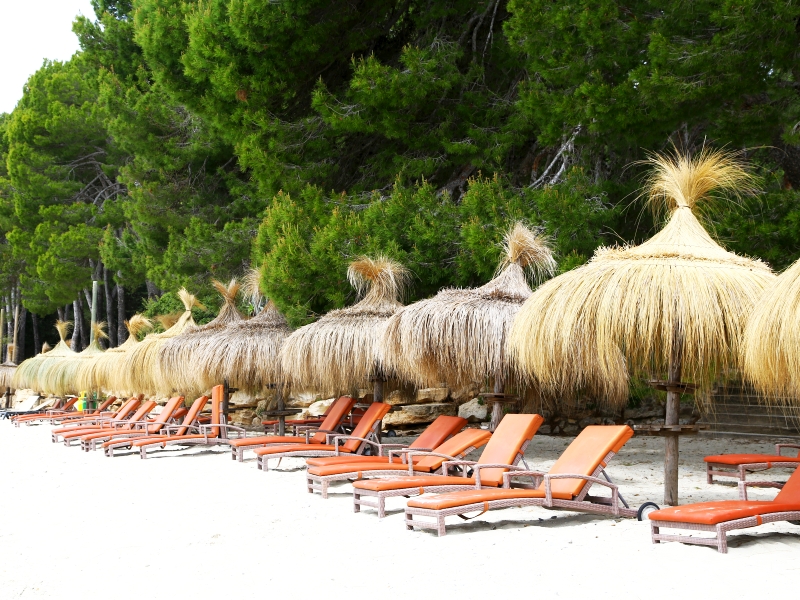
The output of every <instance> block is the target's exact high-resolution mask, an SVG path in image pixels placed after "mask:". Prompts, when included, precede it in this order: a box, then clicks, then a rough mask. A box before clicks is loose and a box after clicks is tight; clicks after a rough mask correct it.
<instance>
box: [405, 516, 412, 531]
mask: <svg viewBox="0 0 800 600" xmlns="http://www.w3.org/2000/svg"><path fill="white" fill-rule="evenodd" d="M413 521H414V515H412V514H411V513H409V512H406V529H407V530H408V531H414V523H413Z"/></svg>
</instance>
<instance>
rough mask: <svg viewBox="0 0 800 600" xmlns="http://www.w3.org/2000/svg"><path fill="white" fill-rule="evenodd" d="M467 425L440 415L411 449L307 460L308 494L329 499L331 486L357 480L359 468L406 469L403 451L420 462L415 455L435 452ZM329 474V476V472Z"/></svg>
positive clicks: (379, 447)
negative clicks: (367, 466)
mask: <svg viewBox="0 0 800 600" xmlns="http://www.w3.org/2000/svg"><path fill="white" fill-rule="evenodd" d="M466 424H467V420H466V419H463V418H461V417H450V416H446V415H441V416H439V417H436V420H435V421H434V422H433V423H431V424H430V425H428V427H426V428H425V431H423V432H422V433H421V434H420V435H419V437H418V438H417V439H416V440H414V442H413V443H412V444H410V445H406V444H383V443H376V442H369V443H370V446H372V449H373V451H374V452H376V455H370V456H364V455H362V454H359V455H355V456H353V455H352V454H347V455H345V456H327V457H320V458H309V459H307V460H306V465H308V467H309V471H308V473H307V475H306V484H307V487H308V491H309V493H313V492H314V490H318V491H319V492H321V493H322V497H323V498H327V497H328V485H329V484H330V483H331V482H333V481H344V480H348V479H356V478H357V477H356V476H355V475H353V472H354V471H359V468H360V465H365V464H368V465H371V466H375V465H376V464H380V465H387V464H389V463H395V464H400V465H404V464H406V461H405V456H406V453H403V452H400V451H401V450H408V451H409V453H414V454H413V457H414V459H415V460H416V461H417V462H418V461H419V460H420V459H421V456H419V455H417V454H415V453H417V452H431V451H433V449H434V448H436V447H438V446H440V445H441V444H443V443H444V442H445V441H447V440H448V439H450V438H451V437H452V436H453V435H455V434H456V433H458V432H459V431H461V430H462V429H463V428H464V427H465V426H466ZM384 452H385V453H386V454H384ZM400 455H403V459H402V460H401V459H400V458H399V456H400ZM312 469H322V471H320V472H316V471H315V472H312ZM328 470H330V472H327V471H328Z"/></svg>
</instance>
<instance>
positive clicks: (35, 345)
mask: <svg viewBox="0 0 800 600" xmlns="http://www.w3.org/2000/svg"><path fill="white" fill-rule="evenodd" d="M31 325H33V355H34V356H36V355H37V354H39V353H40V352H41V351H42V345H41V344H40V343H39V342H41V339H39V316H38V315H37V314H36V313H31Z"/></svg>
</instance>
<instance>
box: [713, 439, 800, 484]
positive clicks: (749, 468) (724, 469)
mask: <svg viewBox="0 0 800 600" xmlns="http://www.w3.org/2000/svg"><path fill="white" fill-rule="evenodd" d="M782 448H794V449H796V450H800V444H775V455H776V456H780V455H781V449H782ZM787 458H793V457H787ZM798 466H800V457H798V460H797V461H796V462H784V461H776V462H770V461H764V462H757V463H743V464H739V465H729V464H725V463H713V462H709V463H706V481H707V482H708V483H719V482H717V481H714V476H717V477H732V478H734V479H738V480H739V481H746V480H747V474H748V473H755V472H756V471H766V470H767V469H781V468H783V469H792V470H794V469H796V468H798Z"/></svg>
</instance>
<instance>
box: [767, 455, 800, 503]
mask: <svg viewBox="0 0 800 600" xmlns="http://www.w3.org/2000/svg"><path fill="white" fill-rule="evenodd" d="M772 464H773V465H774V464H775V463H772ZM775 502H785V503H787V504H800V467H797V468H796V469H795V470H794V473H792V476H791V477H789V480H788V481H787V482H786V483H785V484H784V486H783V488H782V489H781V491H780V492H778V495H777V496H775Z"/></svg>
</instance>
